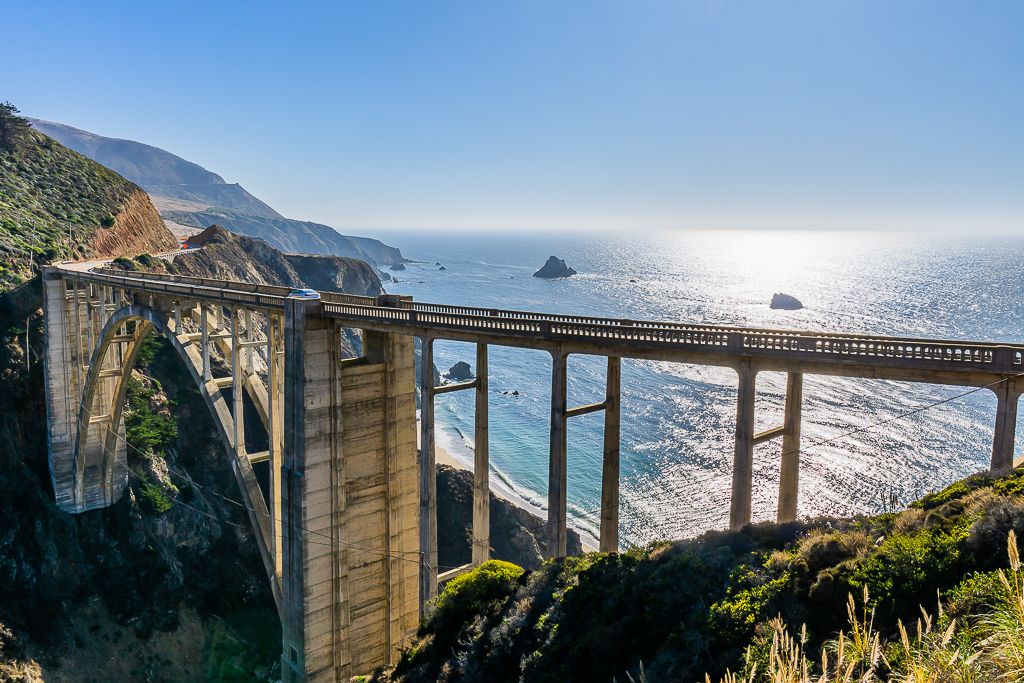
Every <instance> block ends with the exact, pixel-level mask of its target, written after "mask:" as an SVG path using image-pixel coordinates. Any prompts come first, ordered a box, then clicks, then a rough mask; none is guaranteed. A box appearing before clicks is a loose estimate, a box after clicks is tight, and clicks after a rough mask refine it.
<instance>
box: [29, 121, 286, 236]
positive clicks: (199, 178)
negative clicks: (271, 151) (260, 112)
mask: <svg viewBox="0 0 1024 683" xmlns="http://www.w3.org/2000/svg"><path fill="white" fill-rule="evenodd" d="M29 121H30V122H31V123H32V126H33V127H34V128H35V129H36V130H39V131H41V132H43V133H45V134H46V135H49V136H50V137H51V138H53V139H54V140H56V141H57V142H59V143H61V144H62V145H64V146H65V147H70V148H71V149H73V150H75V151H76V152H78V153H79V154H81V155H83V156H87V157H89V158H90V159H92V160H93V161H96V162H98V163H101V164H103V165H104V166H106V167H107V168H109V169H111V170H114V171H117V172H118V173H120V174H121V175H123V176H124V177H125V178H127V179H128V180H131V181H132V182H133V183H135V184H137V185H140V186H142V188H143V189H144V190H146V192H148V193H149V194H150V195H151V196H152V197H154V199H156V200H157V201H154V203H155V204H156V205H157V208H159V209H161V210H162V209H163V207H162V206H160V202H159V198H164V197H166V198H170V199H179V200H185V201H188V202H192V203H195V204H197V205H200V206H202V207H203V208H205V207H207V206H219V207H223V208H225V209H230V210H232V211H238V212H240V213H245V214H249V215H253V216H268V217H273V218H281V217H282V216H281V214H279V213H278V212H276V211H274V210H273V209H272V208H270V207H269V206H267V205H266V204H264V203H263V202H261V201H260V200H259V199H256V197H253V196H252V195H251V194H249V193H248V192H246V191H245V189H244V188H243V187H242V186H241V185H239V184H237V183H235V184H228V183H226V182H224V179H223V178H221V177H220V176H219V175H217V174H216V173H213V172H212V171H208V170H206V169H205V168H203V167H202V166H200V165H199V164H196V163H193V162H191V161H187V160H186V159H182V158H181V157H179V156H177V155H175V154H171V153H170V152H167V151H164V150H162V149H160V148H159V147H153V146H152V145H146V144H143V143H141V142H135V141H133V140H121V139H119V138H108V137H104V136H102V135H96V134H95V133H90V132H89V131H85V130H81V129H78V128H73V127H71V126H66V125H64V124H62V123H54V122H52V121H42V120H39V119H29Z"/></svg>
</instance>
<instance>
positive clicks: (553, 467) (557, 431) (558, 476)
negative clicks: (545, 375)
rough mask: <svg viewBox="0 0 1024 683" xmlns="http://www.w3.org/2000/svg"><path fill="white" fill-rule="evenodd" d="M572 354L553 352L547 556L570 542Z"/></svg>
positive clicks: (561, 551)
mask: <svg viewBox="0 0 1024 683" xmlns="http://www.w3.org/2000/svg"><path fill="white" fill-rule="evenodd" d="M567 365H568V356H567V355H566V354H564V353H562V351H561V350H558V351H555V352H553V353H552V362H551V433H550V437H551V443H550V450H549V456H548V525H547V543H546V544H545V545H546V547H545V549H544V555H545V557H549V558H551V557H564V556H565V553H566V546H567V543H568V530H567V529H566V521H567V510H566V507H567V504H566V484H567V481H566V429H565V427H566V424H565V423H566V416H565V413H566V389H567V386H566V384H567V382H566V371H567Z"/></svg>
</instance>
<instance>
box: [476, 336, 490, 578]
mask: <svg viewBox="0 0 1024 683" xmlns="http://www.w3.org/2000/svg"><path fill="white" fill-rule="evenodd" d="M487 387H488V378H487V344H477V345H476V410H475V415H474V422H475V424H474V429H473V550H472V563H473V565H474V566H480V565H481V564H483V563H484V562H486V561H487V560H488V558H490V556H491V476H490V474H491V472H490V467H491V465H490V457H491V455H490V435H489V427H488V413H487Z"/></svg>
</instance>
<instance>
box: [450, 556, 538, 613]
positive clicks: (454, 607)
mask: <svg viewBox="0 0 1024 683" xmlns="http://www.w3.org/2000/svg"><path fill="white" fill-rule="evenodd" d="M522 575H523V568H522V567H520V566H518V565H515V564H512V563H511V562H502V561H501V560H489V561H487V562H484V563H483V564H482V565H480V566H479V567H477V568H476V569H474V570H472V571H470V572H466V573H465V574H463V575H461V576H457V577H455V578H454V579H452V580H451V581H449V582H448V583H447V584H446V585H445V587H444V590H443V591H441V595H440V596H439V597H438V599H437V605H436V609H435V611H434V614H433V616H432V617H431V622H432V623H435V624H441V623H445V622H447V623H451V622H459V621H464V620H465V619H466V618H468V617H470V616H471V615H474V614H479V613H482V612H483V611H484V608H485V607H487V606H488V605H490V604H491V603H492V602H493V601H495V600H498V599H501V598H505V597H508V596H509V595H511V593H512V591H513V590H515V586H516V583H517V582H518V581H519V577H520V576H522Z"/></svg>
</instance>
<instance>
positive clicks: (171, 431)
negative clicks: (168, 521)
mask: <svg viewBox="0 0 1024 683" xmlns="http://www.w3.org/2000/svg"><path fill="white" fill-rule="evenodd" d="M164 344H166V342H165V341H163V339H162V338H160V337H158V336H156V335H149V336H148V337H146V338H145V340H144V341H143V344H142V348H141V349H140V350H139V355H138V367H140V368H147V367H148V366H149V365H150V364H151V363H152V362H153V360H154V358H155V357H156V355H157V353H159V351H160V349H161V347H162V346H163V345H164ZM141 377H142V378H143V379H139V377H135V376H133V377H129V378H128V386H127V388H126V391H125V413H124V432H125V439H126V441H127V442H128V448H129V453H128V464H129V467H131V468H132V472H133V473H134V476H132V477H131V486H132V489H133V490H134V492H135V497H136V500H137V501H138V502H139V505H140V507H141V508H142V509H143V510H144V511H146V512H148V513H150V514H154V515H162V514H163V513H165V512H167V511H168V510H170V509H171V508H172V507H173V505H174V499H173V498H172V496H175V495H177V494H178V493H179V491H178V489H177V487H176V486H175V485H174V484H173V483H171V482H170V480H169V479H168V478H167V475H166V463H165V462H164V457H165V456H166V450H167V449H168V448H169V447H171V446H172V445H174V443H175V441H176V440H177V438H178V424H177V422H176V421H175V419H174V417H173V416H172V415H171V413H170V410H169V409H168V408H169V405H170V402H169V401H167V399H166V397H165V396H163V394H162V392H161V390H160V383H159V382H158V381H157V380H155V379H151V378H149V377H146V376H145V375H141Z"/></svg>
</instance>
